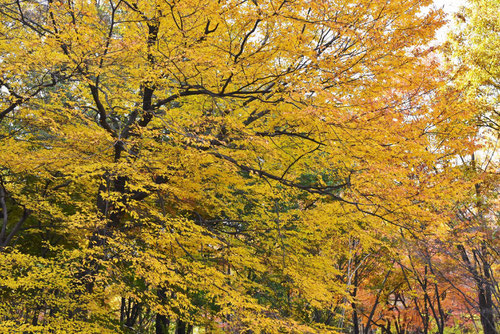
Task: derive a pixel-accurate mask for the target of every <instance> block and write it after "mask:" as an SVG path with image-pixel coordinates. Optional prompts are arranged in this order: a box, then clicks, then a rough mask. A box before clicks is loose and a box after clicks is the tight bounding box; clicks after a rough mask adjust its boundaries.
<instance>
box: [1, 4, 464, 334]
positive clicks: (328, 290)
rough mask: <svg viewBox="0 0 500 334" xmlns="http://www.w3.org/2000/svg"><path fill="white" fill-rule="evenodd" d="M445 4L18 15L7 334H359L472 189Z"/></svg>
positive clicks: (6, 208)
mask: <svg viewBox="0 0 500 334" xmlns="http://www.w3.org/2000/svg"><path fill="white" fill-rule="evenodd" d="M429 4H430V1H421V0H411V1H406V2H404V3H401V2H399V1H370V2H365V1H357V2H356V1H340V2H339V1H329V0H327V1H311V2H291V1H222V2H221V1H212V0H186V1H172V2H168V1H159V2H150V1H136V2H131V1H123V0H118V1H107V2H104V1H95V2H88V1H79V0H78V1H69V2H59V1H47V2H45V1H29V2H21V1H14V2H8V1H2V2H1V5H0V15H1V16H2V23H1V28H0V32H1V36H2V42H1V47H0V52H1V60H2V61H1V62H0V79H1V82H0V84H1V85H2V90H1V91H0V94H1V97H2V109H1V111H0V129H1V130H0V131H1V132H0V140H1V141H0V145H1V150H0V152H1V153H0V163H1V165H0V168H1V169H0V171H1V173H2V174H1V177H2V189H3V190H2V191H3V192H2V194H3V196H2V203H4V205H3V207H2V215H3V217H5V220H4V225H3V226H4V230H5V231H7V230H8V231H9V233H10V234H9V235H11V234H12V237H9V242H5V245H4V247H3V249H2V254H1V256H2V260H3V261H4V263H5V265H4V266H3V267H2V270H3V272H2V276H3V277H4V279H5V280H6V281H7V282H10V283H9V285H7V287H6V289H5V293H4V294H3V295H2V298H3V301H4V303H5V305H8V308H5V309H2V310H1V312H2V313H1V316H2V317H3V319H5V320H6V322H5V324H6V325H4V326H5V328H7V329H6V330H14V328H15V327H16V326H19V324H23V326H24V327H23V330H26V331H30V330H32V331H35V330H38V329H39V328H44V329H46V328H49V329H50V330H54V331H58V330H59V331H62V330H69V331H78V330H80V331H86V332H104V331H106V330H107V331H118V330H122V331H124V332H126V331H127V330H135V331H143V332H145V331H148V330H152V328H153V327H154V329H155V331H156V333H165V332H166V330H167V328H168V327H169V326H170V324H174V323H175V327H176V330H177V331H178V332H188V331H189V330H191V329H190V328H192V326H193V325H198V326H204V327H207V328H211V330H214V331H215V330H217V329H219V330H223V331H232V332H270V333H273V332H276V333H282V332H301V333H307V332H319V331H324V332H333V331H334V330H345V329H346V328H347V327H348V326H350V324H347V325H346V323H347V320H346V319H349V317H348V315H349V312H351V308H354V309H356V302H358V297H357V295H356V293H355V292H354V289H356V287H357V286H358V285H359V282H360V280H361V279H360V278H358V276H357V275H361V273H360V272H358V270H361V269H362V266H363V265H364V264H366V262H365V260H366V259H365V258H364V257H365V256H374V254H382V253H383V252H381V250H384V249H390V250H394V249H395V248H396V247H397V245H398V239H399V230H400V229H405V230H409V231H410V232H415V231H418V232H422V231H427V230H432V229H437V230H438V231H442V228H443V224H444V222H445V221H446V218H447V216H446V215H445V214H443V211H444V209H445V208H447V205H448V204H449V201H450V198H454V196H455V195H454V194H455V193H456V192H457V191H460V190H461V189H462V187H465V186H464V185H462V184H461V183H460V182H457V175H459V173H458V171H457V169H456V168H454V166H451V163H450V161H451V160H452V159H453V156H455V155H457V154H459V153H460V152H464V153H465V152H468V151H469V150H470V149H471V147H472V144H471V143H470V134H471V130H470V124H468V123H467V122H464V119H466V118H467V117H468V110H467V109H466V108H462V106H461V105H459V104H458V103H455V102H450V101H449V100H447V99H446V98H447V97H449V96H452V95H453V94H452V93H450V94H449V95H446V94H445V93H443V94H441V93H440V92H441V90H440V89H441V88H442V87H443V86H444V84H445V82H444V81H443V80H442V78H441V77H440V76H439V72H438V71H437V64H436V63H434V62H431V61H429V58H428V56H429V53H430V52H431V50H430V49H429V48H424V47H422V45H426V44H427V42H429V41H430V40H431V39H432V37H433V33H434V30H435V29H436V28H437V27H438V26H440V25H441V24H442V21H441V13H440V12H438V11H434V10H430V11H429V12H428V13H427V14H425V15H424V14H422V13H421V12H420V10H421V8H423V7H424V6H427V5H429ZM21 67H22V68H24V69H25V70H23V71H20V68H21ZM443 91H445V89H444V88H443ZM448 167H449V168H448ZM437 169H439V170H437ZM436 170H437V171H436ZM444 171H446V172H449V173H445V172H444ZM8 212H12V213H9V214H7V213H8ZM24 215H26V218H24V219H23V218H22V217H24ZM28 216H29V217H28ZM20 217H21V218H20ZM7 218H8V219H7ZM11 218H15V219H14V220H13V221H12V222H11ZM20 219H23V222H22V223H21V224H24V225H23V226H21V224H19V222H20V221H21V220H20ZM18 225H19V227H17V226H18ZM21 227H24V228H21ZM5 240H6V239H2V242H4V241H5ZM15 243H16V244H15ZM33 245H35V246H33ZM7 246H9V247H7ZM346 247H347V248H346ZM346 249H347V251H346ZM389 255H390V253H389ZM30 263H33V266H30V265H29V264H30ZM392 263H394V262H393V261H391V260H390V259H387V258H386V257H383V258H382V259H381V260H380V261H376V266H377V268H376V270H374V271H375V272H382V273H384V275H385V273H387V272H389V273H390V272H392V271H391V268H390V266H391V264H392ZM13 267H15V268H20V269H19V270H17V269H16V270H13V269H11V268H13ZM37 268H38V269H37ZM31 273H36V277H40V278H42V279H41V280H40V284H42V286H43V287H44V288H43V289H42V288H33V286H35V287H36V285H33V283H32V282H33V279H32V278H31V276H30V275H31ZM47 273H55V274H54V275H53V276H51V275H49V274H47ZM59 278H61V279H60V280H59ZM379 278H380V277H378V278H374V279H373V280H372V282H369V283H368V285H370V284H372V283H373V282H375V281H377V280H379ZM12 282H15V283H12ZM372 286H373V284H372ZM18 287H21V288H20V289H18ZM379 290H380V289H379ZM41 291H43V293H40V292H41ZM33 296H34V297H33ZM31 297H33V298H31ZM76 302H77V304H78V305H75V304H74V303H76ZM376 304H377V303H376ZM352 305H354V307H353V306H352ZM360 310H361V309H360ZM60 319H63V320H64V321H60ZM353 319H354V318H353ZM365 320H366V319H365ZM368 320H369V321H368V323H367V326H366V327H369V326H371V324H370V321H372V320H373V316H372V317H370V319H368ZM153 322H154V325H153ZM353 322H354V320H353ZM39 326H42V327H39ZM366 331H368V330H366Z"/></svg>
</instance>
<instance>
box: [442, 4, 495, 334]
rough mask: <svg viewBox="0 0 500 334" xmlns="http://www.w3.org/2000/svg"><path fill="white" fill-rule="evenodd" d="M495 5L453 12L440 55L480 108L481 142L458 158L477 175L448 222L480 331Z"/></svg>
mask: <svg viewBox="0 0 500 334" xmlns="http://www.w3.org/2000/svg"><path fill="white" fill-rule="evenodd" d="M499 12H500V3H499V2H498V1H479V0H478V1H476V0H473V1H469V3H468V6H467V7H464V8H462V10H461V11H460V12H459V13H458V14H457V15H456V23H457V26H456V29H455V31H453V33H452V34H451V35H450V38H449V42H448V45H447V49H446V50H445V55H446V56H447V58H448V64H449V66H450V68H451V71H452V73H453V84H454V85H455V86H456V87H458V88H459V89H461V90H462V91H463V92H464V99H467V100H470V101H473V102H474V103H475V104H476V105H478V106H479V108H478V109H477V110H478V111H477V113H476V115H475V116H476V117H475V119H476V126H477V129H478V130H477V131H478V137H479V142H480V144H481V146H480V147H479V148H478V149H477V151H476V152H474V153H473V154H472V155H469V156H462V161H463V164H464V165H465V166H467V167H466V173H467V176H468V177H470V178H476V180H477V181H476V183H475V184H474V188H473V190H472V191H471V192H470V193H471V196H470V197H471V198H470V199H469V200H468V201H466V202H463V203H461V205H460V206H459V207H458V208H457V214H456V218H455V222H454V224H453V229H454V230H455V231H454V235H453V237H454V238H456V237H457V236H460V237H459V240H460V241H461V242H460V243H458V244H457V248H458V251H459V254H460V256H459V258H458V259H457V261H458V262H461V264H462V266H463V267H464V268H465V270H466V272H467V273H468V276H469V277H470V278H471V279H472V280H473V281H474V282H475V284H476V287H477V305H478V308H479V311H480V317H481V324H482V326H483V330H484V332H485V333H498V329H497V327H496V324H497V322H498V317H499V313H498V305H499V292H500V290H499V287H498V282H497V279H496V276H497V275H498V249H499V244H498V240H496V239H497V238H496V237H495V234H496V233H497V230H498V167H499V166H498V150H497V144H498V138H499V134H500V132H499V131H500V128H499V115H500V114H499V96H500V95H499V87H500V86H499V78H500V72H499V62H498V61H499V57H498V56H499V51H498V50H499V46H500V39H499V38H498V34H497V33H495V32H496V31H498V27H499V23H500V21H499V18H498V13H499Z"/></svg>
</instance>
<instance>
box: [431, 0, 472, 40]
mask: <svg viewBox="0 0 500 334" xmlns="http://www.w3.org/2000/svg"><path fill="white" fill-rule="evenodd" d="M466 2H467V1H466V0H434V5H435V6H436V7H437V8H442V9H443V10H444V11H445V13H447V14H448V19H451V15H453V13H456V12H457V11H458V10H459V8H460V7H461V6H464V5H465V4H466ZM448 30H449V28H448V24H447V25H445V26H444V27H442V28H441V29H439V30H438V31H437V32H436V39H437V40H438V41H439V42H443V41H444V40H445V39H446V34H447V33H448Z"/></svg>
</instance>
